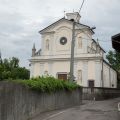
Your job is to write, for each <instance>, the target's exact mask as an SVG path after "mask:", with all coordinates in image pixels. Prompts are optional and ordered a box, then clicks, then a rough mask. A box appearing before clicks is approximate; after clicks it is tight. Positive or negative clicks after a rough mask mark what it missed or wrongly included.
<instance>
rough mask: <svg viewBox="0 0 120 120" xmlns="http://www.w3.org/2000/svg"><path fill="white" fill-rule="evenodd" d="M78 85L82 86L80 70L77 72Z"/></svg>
mask: <svg viewBox="0 0 120 120" xmlns="http://www.w3.org/2000/svg"><path fill="white" fill-rule="evenodd" d="M78 83H80V84H82V70H78Z"/></svg>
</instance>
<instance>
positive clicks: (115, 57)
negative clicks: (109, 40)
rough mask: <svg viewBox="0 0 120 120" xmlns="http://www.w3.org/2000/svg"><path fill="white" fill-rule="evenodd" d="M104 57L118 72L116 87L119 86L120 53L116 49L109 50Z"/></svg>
mask: <svg viewBox="0 0 120 120" xmlns="http://www.w3.org/2000/svg"><path fill="white" fill-rule="evenodd" d="M106 58H107V60H108V61H109V63H110V64H111V66H112V67H113V68H114V69H115V70H116V71H117V72H118V87H119V88H120V53H119V52H117V51H109V52H108V54H107V55H106Z"/></svg>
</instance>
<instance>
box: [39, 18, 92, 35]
mask: <svg viewBox="0 0 120 120" xmlns="http://www.w3.org/2000/svg"><path fill="white" fill-rule="evenodd" d="M72 23H73V22H72V21H70V20H68V19H65V18H62V19H60V20H58V21H56V22H54V23H53V24H51V25H49V26H48V27H46V28H44V29H42V30H41V31H39V33H40V34H45V33H52V32H53V33H54V32H55V31H56V30H57V29H59V28H61V27H68V28H69V29H72ZM83 28H87V29H90V27H89V26H86V25H83V24H80V23H76V28H75V29H83Z"/></svg>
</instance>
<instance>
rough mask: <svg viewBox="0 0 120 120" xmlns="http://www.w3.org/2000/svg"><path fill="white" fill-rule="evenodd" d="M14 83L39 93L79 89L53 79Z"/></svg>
mask: <svg viewBox="0 0 120 120" xmlns="http://www.w3.org/2000/svg"><path fill="white" fill-rule="evenodd" d="M14 82H17V83H20V84H22V85H25V86H27V87H28V88H30V89H32V90H36V91H39V92H55V91H59V90H68V91H72V90H74V89H77V88H78V87H80V86H79V85H77V84H76V83H74V82H68V81H64V80H59V79H55V78H54V77H50V76H48V77H37V78H32V79H30V80H14Z"/></svg>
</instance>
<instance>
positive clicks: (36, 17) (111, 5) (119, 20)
mask: <svg viewBox="0 0 120 120" xmlns="http://www.w3.org/2000/svg"><path fill="white" fill-rule="evenodd" d="M81 3H82V0H0V49H1V52H2V57H3V58H4V57H7V58H9V57H12V56H15V57H18V58H19V59H20V61H21V63H20V64H21V65H22V66H26V67H28V64H29V62H28V59H29V58H30V56H31V49H32V45H33V43H34V42H35V43H36V48H37V49H40V47H41V43H40V42H41V41H40V40H41V36H40V35H39V33H38V31H39V30H41V29H42V28H44V27H46V26H48V25H50V24H51V23H53V22H55V21H56V20H58V19H60V18H62V17H63V16H64V11H66V12H72V11H73V10H74V11H78V10H79V7H80V5H81ZM81 16H82V17H81V23H83V24H86V25H89V26H91V27H92V26H96V30H95V33H96V34H95V35H94V38H95V39H97V38H98V39H99V40H100V44H101V46H102V47H103V48H104V49H105V50H106V51H109V50H110V49H112V46H111V36H112V35H114V34H117V33H119V32H120V0H86V1H85V4H84V6H83V9H82V11H81Z"/></svg>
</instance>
